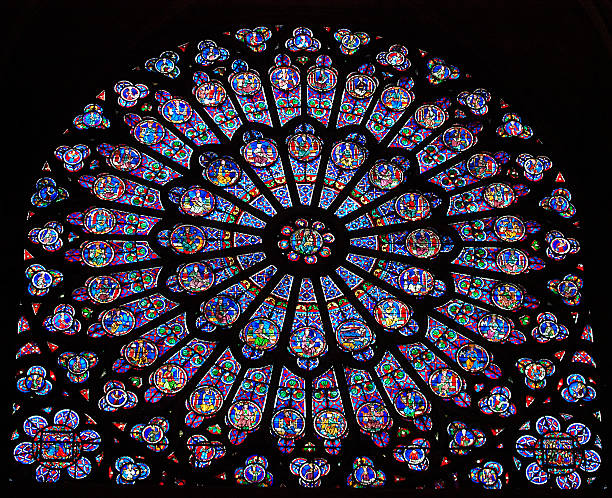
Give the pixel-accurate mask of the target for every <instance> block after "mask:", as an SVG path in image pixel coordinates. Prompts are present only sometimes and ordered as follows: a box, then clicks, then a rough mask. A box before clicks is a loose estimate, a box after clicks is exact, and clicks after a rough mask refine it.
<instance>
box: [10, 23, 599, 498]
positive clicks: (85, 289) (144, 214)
mask: <svg viewBox="0 0 612 498" xmlns="http://www.w3.org/2000/svg"><path fill="white" fill-rule="evenodd" d="M143 62H144V61H143ZM454 64H455V61H449V62H448V63H447V62H446V61H444V60H443V59H440V58H438V57H436V56H433V55H431V54H429V53H428V52H426V51H423V50H419V49H413V48H410V47H408V48H406V47H404V46H403V45H398V44H397V42H396V41H388V40H386V39H385V38H384V37H377V36H371V34H368V33H364V32H359V31H352V30H349V29H346V28H343V27H341V28H338V29H334V28H328V29H324V28H318V29H310V28H305V27H289V26H278V27H274V29H272V28H271V27H264V26H259V27H251V28H242V29H238V30H234V31H228V32H226V33H222V34H219V35H218V37H217V38H215V39H214V40H213V39H212V38H211V39H207V40H205V41H200V42H199V43H198V42H189V43H186V44H184V45H181V46H180V47H179V48H177V49H174V50H171V51H167V52H164V53H162V54H160V56H159V57H156V56H152V58H150V59H149V60H148V61H147V62H146V63H145V64H143V65H142V67H141V68H137V69H135V70H134V71H133V72H132V73H131V74H130V76H129V80H130V81H133V82H134V83H131V82H130V81H128V80H127V79H119V78H118V79H117V81H116V82H115V83H114V84H113V85H112V86H111V87H109V88H108V89H106V90H105V91H104V92H102V93H100V94H99V95H97V96H95V97H94V98H93V100H94V101H95V105H90V106H88V107H86V108H85V111H86V112H85V114H86V115H84V116H82V117H81V119H75V121H74V126H73V128H71V129H70V130H68V132H67V133H65V134H63V135H62V136H61V142H62V143H61V144H60V145H57V144H56V145H57V146H56V147H54V148H50V151H51V153H50V160H49V163H48V164H49V167H48V168H45V174H44V176H43V177H42V178H40V179H37V181H35V182H34V185H33V192H32V197H31V202H32V212H31V214H30V216H29V218H28V226H27V229H28V232H27V233H28V237H27V242H26V244H27V247H26V254H28V255H29V258H26V259H28V261H26V266H25V268H24V279H25V282H26V286H25V289H26V290H25V292H26V294H25V297H24V299H23V300H22V302H23V306H22V314H23V316H22V317H21V318H20V322H19V331H20V333H23V334H24V335H23V336H22V337H23V338H24V339H23V340H24V342H23V344H22V345H21V346H20V350H19V353H18V361H19V362H20V366H19V371H18V374H17V380H16V387H17V391H18V392H19V393H20V394H19V396H21V397H20V398H19V401H18V402H17V403H16V405H19V408H18V409H16V410H15V413H16V419H17V418H19V417H21V418H19V420H20V428H18V429H15V432H14V433H13V440H14V441H17V442H16V445H15V449H14V458H15V461H16V462H17V464H18V465H16V467H17V470H18V472H16V473H15V474H16V476H19V477H18V479H21V480H26V479H29V478H33V479H35V480H37V481H39V482H55V481H58V480H60V479H61V480H67V479H82V478H85V477H87V478H88V479H96V480H98V481H104V480H105V479H107V480H108V476H110V478H111V479H112V482H116V483H118V484H120V485H122V484H127V483H132V484H133V483H135V482H137V481H138V482H140V481H147V480H149V481H150V480H156V481H157V482H159V483H166V482H174V483H179V484H188V485H196V484H197V485H199V484H205V485H219V486H228V485H245V486H246V485H258V486H270V485H273V486H277V485H282V486H306V487H315V486H325V487H335V486H345V485H348V486H353V487H375V486H383V485H384V486H387V487H398V488H399V487H405V488H412V489H416V488H431V489H439V488H444V487H453V488H454V487H455V486H458V487H467V488H481V489H482V488H483V489H498V488H501V487H509V488H512V487H513V486H516V487H517V489H518V488H520V487H521V486H522V485H523V483H525V482H527V481H528V482H531V483H533V484H537V485H546V486H547V487H558V488H561V489H569V488H577V487H580V486H586V485H590V484H592V483H593V482H595V481H597V482H598V480H599V479H600V476H599V470H598V469H599V466H600V464H601V456H600V453H599V452H600V449H601V439H600V436H599V434H598V433H597V432H598V431H599V430H600V429H599V425H598V420H599V419H600V418H601V413H600V411H599V408H598V404H597V403H598V397H597V372H596V366H597V361H598V360H597V359H596V357H597V355H595V354H594V353H593V352H592V347H591V346H592V343H593V333H592V329H591V326H590V323H589V318H588V309H587V308H586V305H585V303H584V296H583V290H582V289H583V287H584V286H585V285H587V284H588V283H585V282H584V280H583V278H582V276H581V271H582V265H581V263H580V261H581V259H580V258H581V253H580V244H579V239H580V230H579V226H578V225H579V224H578V223H577V220H578V217H577V213H579V212H580V211H579V210H580V206H577V207H576V206H574V200H573V199H572V195H571V188H570V187H568V186H567V185H566V182H565V178H564V176H563V175H562V173H561V171H560V170H559V168H558V167H557V164H556V162H555V161H559V163H562V161H561V159H555V157H554V151H550V153H549V151H547V150H545V147H544V146H543V145H542V143H541V142H540V141H539V138H538V135H537V134H536V133H535V132H534V130H533V129H532V127H531V126H530V125H531V124H530V123H529V122H528V120H527V119H523V118H522V116H521V114H517V112H520V111H515V110H514V109H512V108H511V107H510V106H508V105H507V104H506V103H505V102H504V101H503V99H501V98H500V97H499V96H497V95H495V94H494V93H493V92H490V91H489V90H484V89H482V88H475V87H474V85H473V84H472V80H471V79H470V78H471V77H468V75H467V74H466V73H465V72H464V69H463V68H461V67H460V66H459V65H454ZM143 68H144V69H143ZM535 128H536V130H537V126H535ZM85 144H87V145H85ZM542 154H546V155H542ZM549 157H550V158H549ZM559 184H562V185H559ZM29 259H32V261H29ZM26 304H27V305H28V306H25V305H26ZM20 337H21V336H20ZM26 339H27V340H26ZM20 340H21V339H20ZM44 344H47V345H48V347H47V349H45V347H44V346H43V345H44ZM58 367H59V368H58ZM51 405H52V408H51V407H50V406H51ZM67 406H70V407H73V408H74V407H78V410H77V408H74V409H75V410H77V411H78V414H77V412H76V411H73V410H72V409H68V408H66V407H67ZM57 410H60V411H57ZM26 411H28V413H25V412H26ZM52 411H53V412H56V411H57V414H56V415H55V418H52V414H51V412H52ZM536 415H537V416H536ZM79 417H81V418H80V419H79ZM124 417H125V418H124ZM124 419H125V420H129V424H132V422H133V424H132V425H133V427H130V428H129V430H126V431H124V430H123V429H124V428H125V425H126V424H127V423H125V424H124V423H123V422H119V421H120V420H124ZM85 420H86V422H85V423H86V424H90V425H91V427H93V428H94V429H96V430H98V429H101V428H102V427H104V428H106V429H104V431H105V432H102V433H101V434H98V433H97V432H95V431H93V429H92V430H91V431H89V432H88V431H86V430H84V431H82V432H77V431H76V429H75V428H76V426H77V425H78V424H79V421H81V423H82V421H85ZM560 420H562V421H563V423H562V422H560ZM113 424H114V425H113ZM122 424H123V428H121V427H122ZM129 424H128V425H129ZM115 429H117V430H115ZM27 438H29V439H27ZM43 439H44V441H45V444H42V443H41V442H40V441H41V440H43ZM47 443H48V444H47ZM99 447H100V448H102V449H103V451H102V450H100V451H99V452H98V453H94V456H93V459H95V464H93V461H92V460H90V459H87V458H86V457H85V456H83V455H81V453H84V452H87V451H92V452H96V451H98V448H99ZM118 452H119V453H121V455H122V456H119V453H118ZM509 453H512V456H513V458H510V457H509V456H508V454H509ZM115 454H117V456H115V457H114V460H113V461H111V460H110V459H111V456H110V455H115ZM124 454H125V455H126V456H123V455H124ZM128 454H129V455H132V456H127V455H128ZM457 454H459V455H462V458H463V460H461V459H455V457H454V455H457ZM162 457H163V458H162ZM134 459H135V460H134ZM502 461H503V462H504V463H503V465H502V464H501V463H499V462H502ZM35 462H36V466H35V467H33V468H34V469H35V470H34V471H33V472H32V471H31V470H30V471H28V472H26V471H25V470H23V469H24V468H25V467H26V465H22V464H30V463H35ZM451 462H452V465H449V463H451ZM512 465H513V466H512ZM113 469H114V470H113ZM287 469H290V472H289V471H288V470H287ZM516 483H520V484H516Z"/></svg>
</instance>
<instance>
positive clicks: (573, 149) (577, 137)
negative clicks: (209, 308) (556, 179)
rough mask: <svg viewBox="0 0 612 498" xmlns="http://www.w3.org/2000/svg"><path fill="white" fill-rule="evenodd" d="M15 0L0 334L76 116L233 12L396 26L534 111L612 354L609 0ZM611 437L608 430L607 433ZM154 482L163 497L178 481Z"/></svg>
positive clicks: (229, 20) (528, 113) (252, 17)
mask: <svg viewBox="0 0 612 498" xmlns="http://www.w3.org/2000/svg"><path fill="white" fill-rule="evenodd" d="M9 7H10V10H8V12H7V7H6V6H4V7H3V8H2V12H3V14H4V15H3V16H2V17H3V18H4V21H5V27H4V34H5V35H8V37H7V41H6V42H5V43H4V44H3V50H4V54H3V58H2V61H3V71H2V73H3V76H2V80H4V81H3V82H4V83H8V85H7V88H6V89H5V90H4V92H3V94H2V95H3V99H2V106H3V114H4V123H5V124H6V125H7V127H8V129H7V128H5V129H4V130H3V132H2V138H3V140H2V159H3V160H2V169H1V171H2V174H3V177H2V180H1V181H2V188H3V190H2V194H1V198H2V212H1V214H0V216H1V218H0V219H1V220H2V222H3V225H4V226H5V227H6V228H5V230H6V231H5V234H6V235H4V237H5V241H4V244H3V246H4V249H5V251H6V255H5V258H6V259H5V264H6V266H5V269H4V271H3V273H4V275H3V283H2V286H3V288H4V294H5V295H6V296H8V298H7V301H5V303H6V305H5V306H4V307H3V308H4V310H3V315H2V316H3V319H4V320H3V324H4V327H3V329H4V330H3V333H4V334H7V335H8V336H9V337H10V336H12V335H13V334H14V330H15V323H16V316H17V313H16V311H15V310H16V307H17V306H16V305H17V298H18V296H19V294H20V293H21V289H22V286H23V275H22V273H23V269H22V265H21V261H22V258H23V252H22V251H23V247H24V246H23V240H24V234H23V232H24V229H23V220H24V219H25V213H26V212H27V210H28V203H29V197H30V195H31V193H32V186H33V183H34V180H35V179H36V178H38V177H39V176H40V169H41V167H42V165H43V163H44V161H45V160H47V159H49V158H50V153H51V150H52V148H54V147H55V144H56V143H58V141H59V140H60V138H59V137H60V134H61V132H62V131H63V130H64V129H66V128H67V127H69V126H70V124H71V122H72V119H73V117H74V115H75V114H76V113H77V112H78V111H80V110H81V109H82V107H83V106H84V105H85V104H87V103H89V102H90V101H92V99H93V97H94V96H95V95H96V94H97V93H98V92H99V91H100V90H101V89H102V88H104V87H108V86H109V85H110V84H111V83H112V82H113V81H114V77H115V75H116V74H117V73H118V71H120V72H121V73H123V72H124V70H125V69H126V68H129V67H133V66H136V65H140V64H142V62H143V61H144V60H145V59H146V58H148V57H150V56H155V55H157V54H159V53H160V52H161V51H162V50H164V49H170V48H172V47H175V46H176V45H178V44H180V43H183V42H185V41H188V40H191V39H199V38H200V37H201V35H200V34H201V33H202V31H203V30H210V29H211V28H214V29H215V30H217V29H223V27H224V26H225V25H227V26H230V25H235V24H238V25H244V26H245V27H252V26H257V25H261V24H264V25H268V26H270V25H272V24H284V23H291V24H296V23H300V24H303V25H308V24H309V23H316V24H327V23H329V24H333V25H340V24H343V23H346V25H347V26H348V27H351V26H352V27H357V28H363V29H364V30H366V31H368V32H376V33H379V34H381V35H384V34H386V33H390V34H394V36H395V37H397V38H402V39H404V40H405V41H406V45H407V46H417V47H420V48H423V49H426V50H428V51H430V52H431V53H433V54H436V55H437V56H440V57H442V58H445V59H446V60H448V61H449V62H450V63H453V62H455V63H457V64H458V65H460V66H461V67H463V68H465V69H466V70H467V71H468V72H472V73H477V74H478V75H479V76H480V77H481V78H482V79H484V80H487V81H488V82H489V87H490V88H492V89H495V90H496V92H497V93H498V94H501V95H503V96H505V100H506V101H507V102H509V103H510V104H512V106H513V108H514V109H516V110H518V112H519V113H520V114H521V116H522V117H523V118H524V119H525V121H526V122H527V123H529V124H531V126H532V127H533V128H534V130H535V133H536V135H537V136H538V137H539V138H540V139H541V140H542V142H543V143H544V145H545V146H546V147H547V148H548V149H549V150H550V156H551V157H552V158H553V160H554V161H555V164H556V166H558V167H559V168H560V169H561V170H562V171H563V172H564V174H565V178H566V181H567V184H566V185H568V186H569V188H570V190H571V191H572V193H573V195H574V199H575V205H576V206H577V209H578V213H577V216H578V218H579V219H580V220H581V224H582V227H583V235H582V242H583V244H582V258H583V262H584V266H585V272H584V273H585V281H586V284H585V288H584V294H585V299H586V300H587V302H588V303H590V307H591V310H592V323H593V327H594V331H595V340H596V342H598V343H599V344H600V345H601V353H600V355H599V358H598V360H599V362H600V364H601V367H602V371H603V372H604V373H605V372H607V371H608V370H609V368H608V366H607V364H609V361H610V360H609V359H608V357H606V356H605V353H604V349H605V346H606V345H607V344H609V342H610V341H609V339H608V338H607V336H609V334H610V329H609V325H608V321H609V307H610V295H611V294H612V293H611V292H610V288H611V280H610V277H611V272H610V263H609V258H610V251H611V249H612V245H610V244H611V243H612V237H610V236H609V231H610V229H611V225H612V223H611V222H612V216H611V209H610V204H609V203H610V200H611V198H612V184H611V183H610V180H611V178H612V175H610V169H611V168H612V161H611V158H610V146H611V143H612V140H611V139H610V132H612V127H611V126H610V108H611V107H610V98H609V93H610V90H611V88H612V85H611V76H612V70H611V67H612V64H611V63H612V57H611V55H612V35H611V33H610V27H611V25H612V7H611V5H610V4H609V3H607V2H600V1H591V0H565V1H559V0H556V1H552V0H531V1H514V2H492V1H482V0H464V1H462V2H458V1H452V0H437V1H425V0H418V1H412V2H400V1H390V0H388V1H378V2H374V1H365V0H352V1H351V0H333V1H324V0H302V1H297V0H285V1H282V2H280V1H270V0H257V1H251V2H246V1H244V0H221V1H218V2H196V1H175V2H161V1H157V0H149V1H143V0H133V1H131V2H127V1H126V2H115V1H111V2H84V1H72V0H70V1H68V0H63V1H34V0H27V1H22V2H12V5H9ZM11 289H19V291H18V292H12V291H11ZM13 352H14V348H13V347H11V348H9V351H8V352H7V354H8V355H9V356H10V357H12V355H13ZM11 363H12V362H11ZM11 363H9V364H11ZM11 378H12V372H10V376H9V379H11ZM10 383H12V380H11V381H10ZM10 383H9V385H10ZM604 384H605V383H604ZM601 388H603V389H604V390H603V391H602V390H601ZM602 392H603V396H604V397H605V394H606V392H607V389H606V386H605V385H602V386H600V394H601V393H602ZM604 415H605V413H604ZM604 422H605V419H604ZM604 425H605V423H604ZM608 441H609V438H605V439H604V444H606V442H608ZM608 444H609V443H608ZM604 453H606V451H605V449H604ZM62 486H63V487H64V489H65V490H68V489H69V486H64V485H62ZM15 491H16V490H12V491H11V493H15ZM58 491H59V490H58ZM108 491H109V489H108V488H106V491H105V490H104V489H102V488H99V489H98V488H95V489H92V490H90V491H87V493H89V494H91V495H92V496H98V493H99V495H100V496H102V495H103V494H105V493H107V492H108ZM128 491H131V492H132V493H133V492H134V490H124V489H120V490H118V489H116V488H114V489H113V490H112V493H114V494H124V493H125V494H126V496H127V493H126V492H128ZM138 492H143V488H140V490H139V491H138ZM146 492H147V493H149V494H151V495H154V496H157V495H159V496H162V495H165V494H166V493H178V490H176V488H174V489H172V490H170V489H163V488H159V489H151V490H150V491H146ZM226 492H227V490H226ZM231 492H232V493H239V492H240V490H237V491H236V490H232V491H231ZM248 492H249V494H250V495H251V494H253V491H251V490H249V491H248ZM259 492H262V495H263V494H265V495H266V496H268V495H269V494H270V493H272V494H277V493H278V494H281V493H282V492H283V491H282V490H257V491H256V492H254V494H258V493H259ZM291 492H292V493H296V491H295V490H291ZM319 492H320V491H317V493H319ZM338 492H340V490H337V491H336V492H334V491H332V490H328V491H327V493H330V494H331V493H334V494H338ZM369 492H370V491H368V493H369ZM533 492H534V493H536V492H537V490H534V491H533ZM297 493H301V494H303V493H306V491H297ZM342 493H348V491H342ZM546 493H547V495H550V494H551V492H550V491H547V492H546ZM192 494H193V496H196V495H197V496H201V495H203V494H204V492H203V491H201V490H197V489H196V490H191V492H190V493H189V496H191V495H192ZM376 494H379V493H376ZM382 494H390V493H385V492H384V491H383V492H382ZM453 494H456V492H453ZM460 494H461V493H460Z"/></svg>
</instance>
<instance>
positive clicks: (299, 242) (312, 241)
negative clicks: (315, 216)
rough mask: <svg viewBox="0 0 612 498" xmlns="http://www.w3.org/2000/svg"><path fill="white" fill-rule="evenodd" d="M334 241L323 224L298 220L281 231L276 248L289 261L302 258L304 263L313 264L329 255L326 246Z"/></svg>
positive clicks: (329, 250) (328, 249)
mask: <svg viewBox="0 0 612 498" xmlns="http://www.w3.org/2000/svg"><path fill="white" fill-rule="evenodd" d="M334 241H335V237H334V235H333V234H332V233H331V232H329V231H328V230H327V228H326V226H325V223H323V222H321V221H318V220H317V221H311V220H307V219H305V218H298V219H296V220H295V221H294V222H293V223H289V224H287V225H285V226H284V227H283V228H282V229H281V234H280V240H279V242H278V247H279V248H280V249H281V251H282V252H283V253H284V254H286V255H287V258H288V259H289V260H290V261H299V260H300V259H302V258H303V259H304V262H305V263H308V264H313V263H316V262H317V261H318V258H319V257H323V258H326V257H328V256H329V255H330V254H331V249H330V247H329V245H328V244H331V243H333V242H334Z"/></svg>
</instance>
